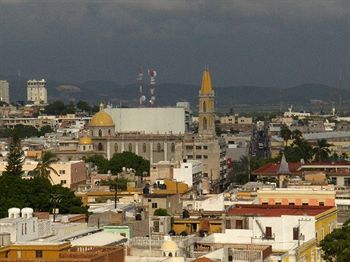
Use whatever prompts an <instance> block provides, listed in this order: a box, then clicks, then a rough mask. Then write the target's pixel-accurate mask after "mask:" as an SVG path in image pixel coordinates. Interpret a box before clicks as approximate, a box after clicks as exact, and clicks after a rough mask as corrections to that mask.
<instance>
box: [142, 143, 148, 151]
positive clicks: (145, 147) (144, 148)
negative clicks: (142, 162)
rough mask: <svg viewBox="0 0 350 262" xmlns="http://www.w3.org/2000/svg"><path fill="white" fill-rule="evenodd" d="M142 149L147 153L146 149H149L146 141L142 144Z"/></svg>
mask: <svg viewBox="0 0 350 262" xmlns="http://www.w3.org/2000/svg"><path fill="white" fill-rule="evenodd" d="M142 151H143V153H146V151H147V145H146V143H143V145H142Z"/></svg>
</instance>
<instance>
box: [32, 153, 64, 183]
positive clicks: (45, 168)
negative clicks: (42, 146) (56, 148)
mask: <svg viewBox="0 0 350 262" xmlns="http://www.w3.org/2000/svg"><path fill="white" fill-rule="evenodd" d="M58 160H59V159H58V158H57V156H56V154H54V153H52V152H51V151H47V152H45V153H44V154H43V155H42V157H41V159H40V160H39V163H38V165H37V166H36V167H35V169H34V170H33V172H34V174H35V175H37V176H40V177H45V178H47V179H49V180H50V181H51V182H53V180H52V177H51V176H50V173H51V172H53V173H54V174H56V175H57V176H59V174H58V173H57V171H56V170H55V169H54V168H53V167H52V164H54V163H56V162H57V161H58Z"/></svg>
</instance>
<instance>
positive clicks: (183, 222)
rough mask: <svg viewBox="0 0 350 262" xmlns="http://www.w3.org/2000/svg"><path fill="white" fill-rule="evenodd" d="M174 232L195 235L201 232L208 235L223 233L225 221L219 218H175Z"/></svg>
mask: <svg viewBox="0 0 350 262" xmlns="http://www.w3.org/2000/svg"><path fill="white" fill-rule="evenodd" d="M173 230H174V231H175V233H176V234H180V233H181V232H186V233H187V234H195V233H198V232H200V231H203V232H206V233H208V234H212V233H221V232H222V230H223V220H222V219H217V218H200V217H198V218H175V219H174V223H173Z"/></svg>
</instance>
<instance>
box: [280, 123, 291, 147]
mask: <svg viewBox="0 0 350 262" xmlns="http://www.w3.org/2000/svg"><path fill="white" fill-rule="evenodd" d="M280 136H281V137H282V138H283V140H284V146H287V145H288V140H289V139H291V138H292V131H290V129H289V128H288V126H287V125H282V127H281V131H280Z"/></svg>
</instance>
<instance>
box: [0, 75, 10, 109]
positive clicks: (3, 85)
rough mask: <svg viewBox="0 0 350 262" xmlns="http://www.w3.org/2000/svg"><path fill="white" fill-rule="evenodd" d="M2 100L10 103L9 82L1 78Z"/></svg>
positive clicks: (0, 94) (0, 93)
mask: <svg viewBox="0 0 350 262" xmlns="http://www.w3.org/2000/svg"><path fill="white" fill-rule="evenodd" d="M0 101H1V102H5V103H7V104H9V103H10V93H9V82H7V81H6V80H0Z"/></svg>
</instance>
